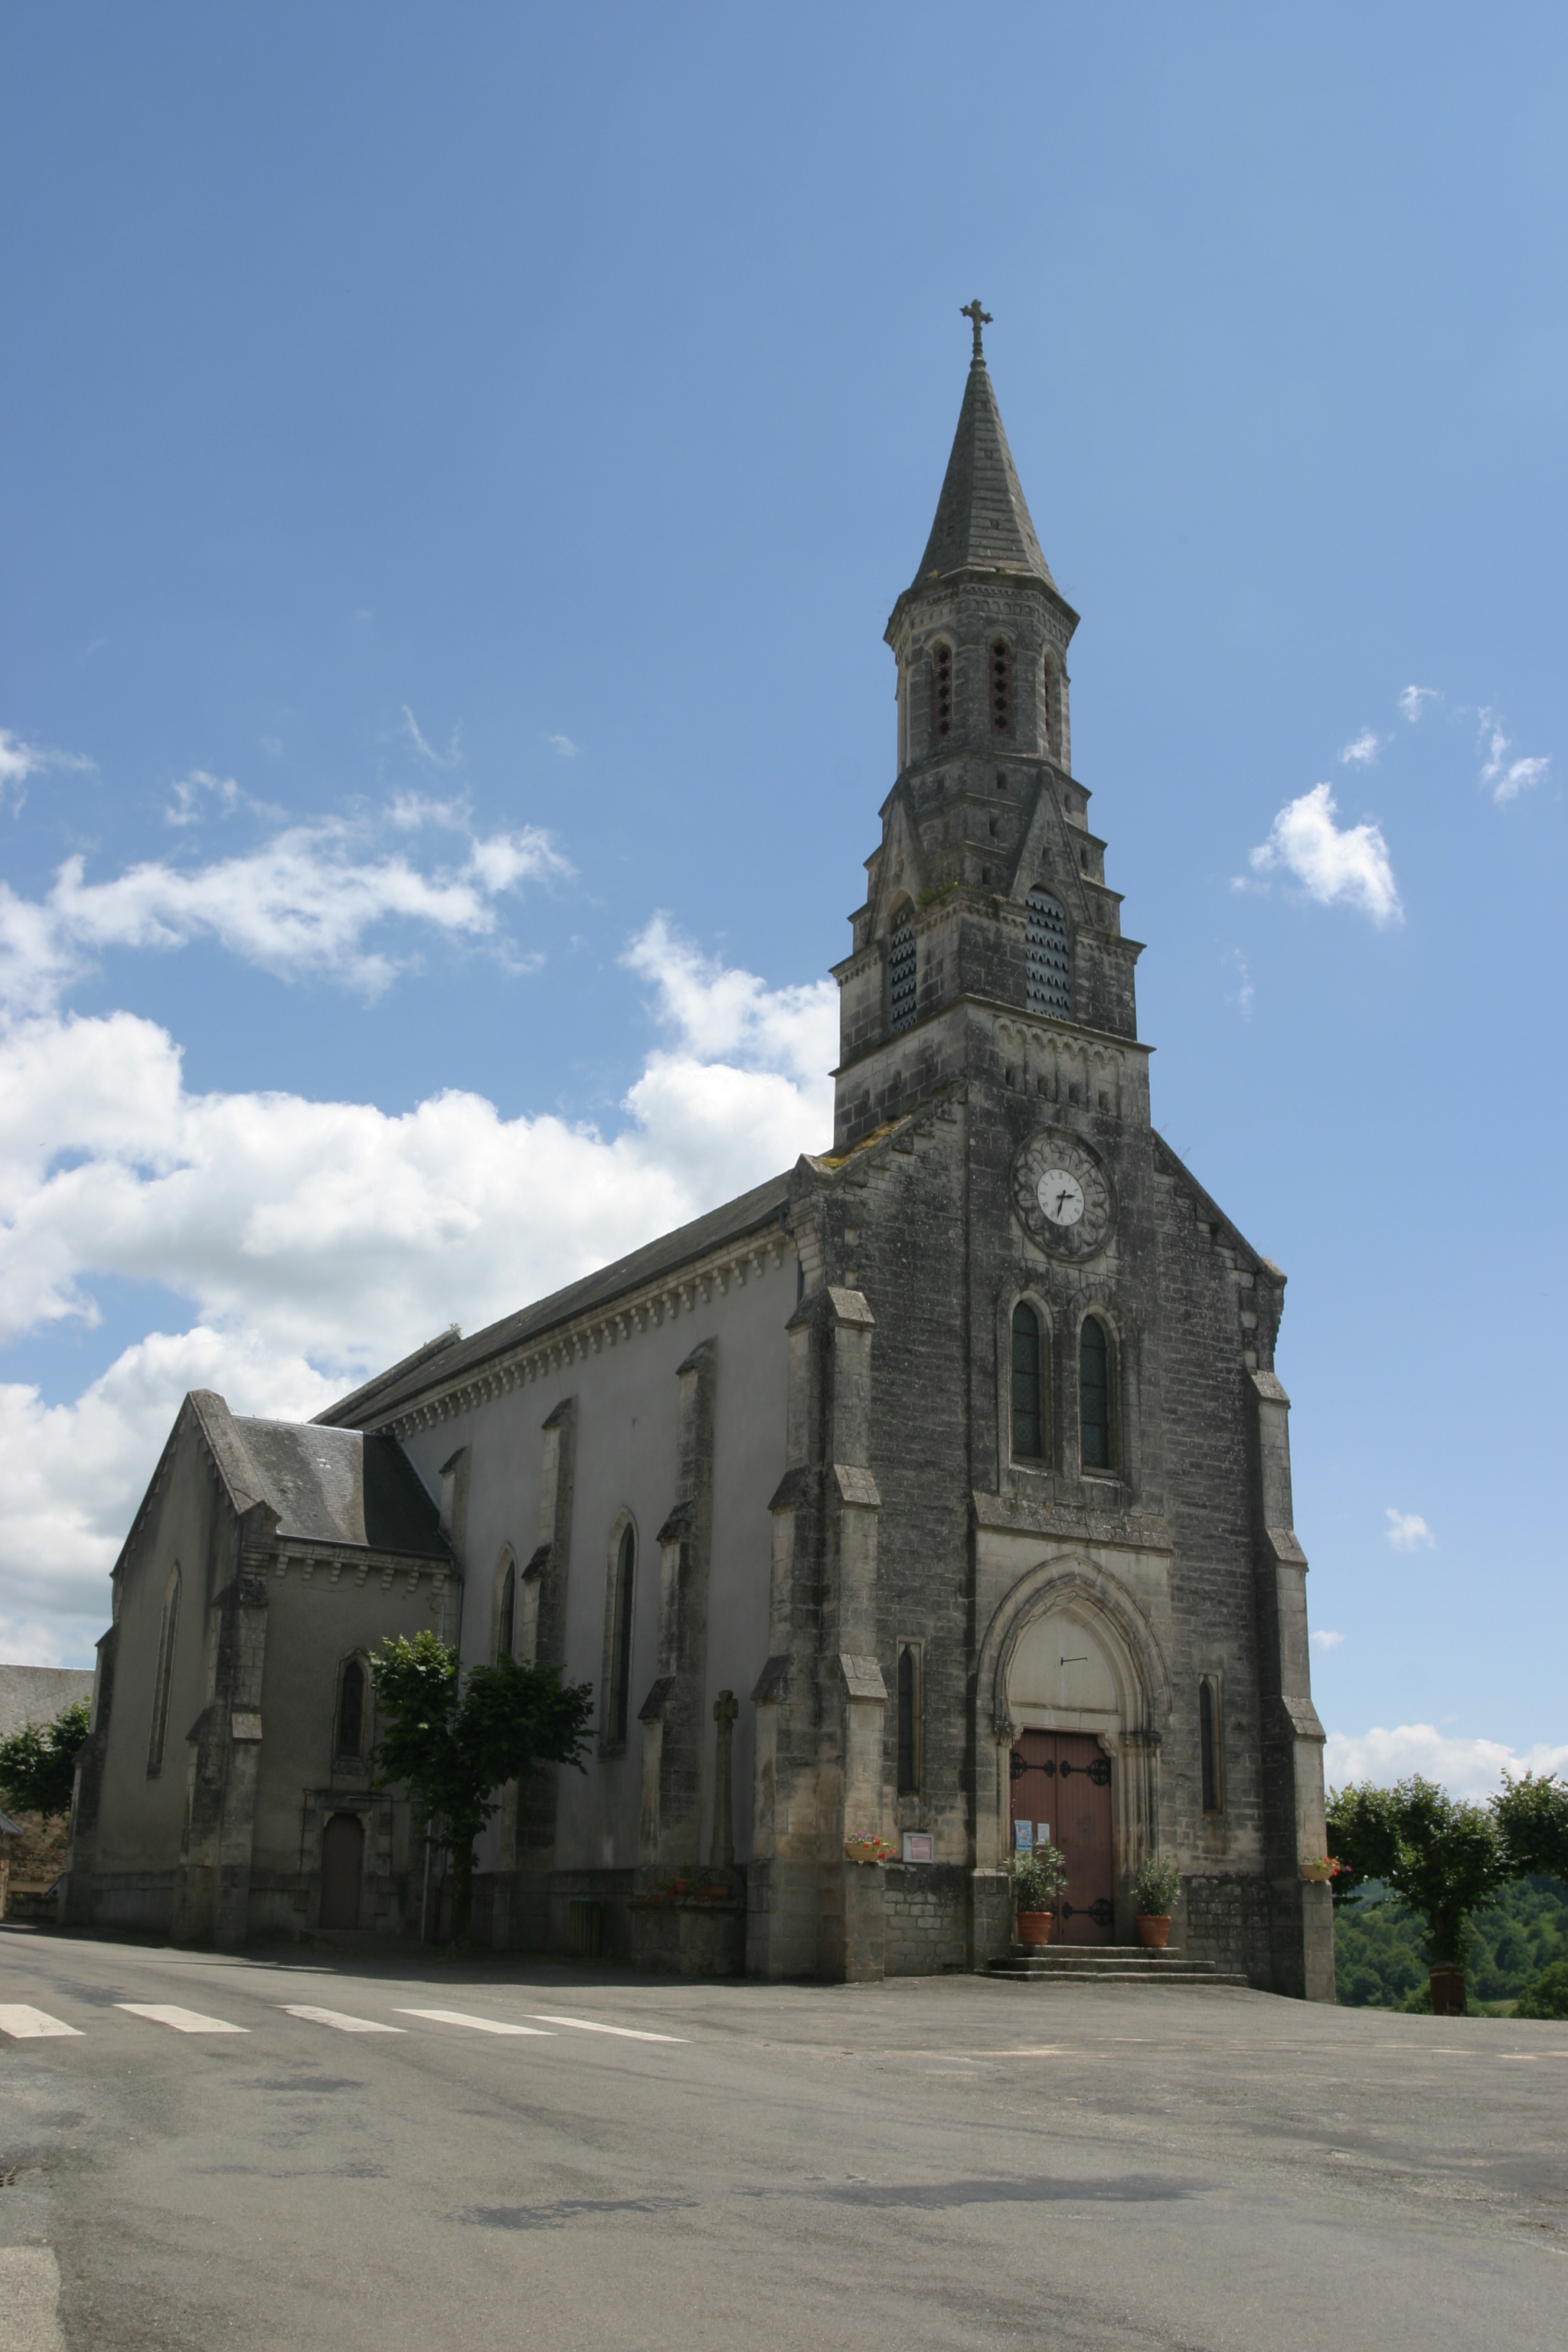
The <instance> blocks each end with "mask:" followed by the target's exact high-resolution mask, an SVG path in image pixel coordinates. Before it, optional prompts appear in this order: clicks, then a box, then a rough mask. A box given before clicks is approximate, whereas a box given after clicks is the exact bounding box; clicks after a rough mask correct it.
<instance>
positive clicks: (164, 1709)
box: [147, 1560, 180, 1774]
mask: <svg viewBox="0 0 1568 2352" xmlns="http://www.w3.org/2000/svg"><path fill="white" fill-rule="evenodd" d="M179 1625H180V1567H179V1562H178V1561H177V1560H176V1561H175V1563H174V1567H173V1568H172V1569H171V1570H170V1571H169V1581H168V1583H167V1585H166V1586H165V1587H164V1590H163V1618H162V1620H161V1622H160V1623H159V1627H158V1670H157V1674H156V1675H155V1676H154V1678H153V1727H152V1730H151V1732H150V1733H149V1735H148V1739H147V1769H148V1772H149V1773H150V1774H151V1773H155V1772H161V1771H162V1770H163V1740H164V1738H165V1736H166V1734H167V1732H168V1728H169V1690H170V1685H172V1683H173V1681H174V1643H175V1640H176V1639H177V1637H178V1633H179Z"/></svg>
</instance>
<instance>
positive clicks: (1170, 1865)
mask: <svg viewBox="0 0 1568 2352" xmlns="http://www.w3.org/2000/svg"><path fill="white" fill-rule="evenodd" d="M1181 1891H1182V1872H1181V1865H1180V1864H1178V1863H1176V1862H1173V1860H1172V1859H1171V1857H1170V1856H1169V1855H1168V1854H1163V1853H1146V1854H1145V1855H1144V1857H1143V1859H1142V1862H1141V1863H1140V1864H1139V1865H1138V1868H1137V1870H1136V1872H1135V1873H1134V1874H1133V1879H1132V1907H1133V1910H1134V1911H1135V1913H1136V1914H1137V1918H1138V1941H1139V1942H1140V1943H1141V1944H1142V1945H1143V1946H1144V1947H1145V1948H1146V1949H1147V1950H1149V1951H1151V1952H1163V1950H1164V1948H1165V1940H1166V1937H1168V1936H1169V1935H1170V1932H1171V1906H1172V1905H1173V1903H1174V1902H1175V1899H1176V1897H1177V1895H1179V1894H1180V1893H1181Z"/></svg>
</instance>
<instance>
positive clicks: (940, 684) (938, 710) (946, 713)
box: [931, 646, 952, 735]
mask: <svg viewBox="0 0 1568 2352" xmlns="http://www.w3.org/2000/svg"><path fill="white" fill-rule="evenodd" d="M931 726H932V728H933V729H934V730H935V732H936V733H937V734H938V735H951V734H952V646H932V647H931Z"/></svg>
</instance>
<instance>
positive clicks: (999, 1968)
mask: <svg viewBox="0 0 1568 2352" xmlns="http://www.w3.org/2000/svg"><path fill="white" fill-rule="evenodd" d="M985 1973H986V1975H987V1976H992V1977H1012V1978H1015V1979H1029V1980H1030V1981H1031V1982H1047V1983H1062V1984H1187V1985H1194V1984H1197V1985H1234V1986H1239V1987H1241V1988H1242V1989H1244V1990H1245V1988H1246V1985H1247V1979H1246V1978H1245V1977H1244V1976H1236V1975H1231V1974H1229V1973H1227V1972H1226V1970H1225V1969H1221V1968H1220V1967H1219V1966H1218V1965H1217V1963H1216V1962H1215V1961H1214V1960H1190V1959H1188V1958H1186V1957H1185V1955H1184V1953H1181V1952H1151V1951H1146V1950H1145V1949H1144V1948H1143V1947H1142V1945H1140V1944H1076V1945H1075V1944H1065V1945H1051V1944H1047V1945H1040V1944H1015V1945H1014V1946H1013V1948H1012V1949H1011V1950H1010V1951H1009V1952H1007V1953H1006V1954H1005V1955H1004V1956H1003V1957H1002V1958H997V1959H994V1960H988V1961H987V1962H986V1966H985Z"/></svg>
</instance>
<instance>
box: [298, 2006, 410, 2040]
mask: <svg viewBox="0 0 1568 2352" xmlns="http://www.w3.org/2000/svg"><path fill="white" fill-rule="evenodd" d="M281 2007H282V2009H283V2012H284V2014H285V2016H288V2017H302V2018H303V2019H304V2021H305V2022H306V2024H307V2025H335V2026H336V2027H337V2030H338V2032H340V2033H405V2032H407V2031H408V2029H407V2027H406V2026H404V2025H376V2024H374V2023H373V2021H371V2019H369V2018H368V2017H350V2016H348V2015H346V2014H345V2012H344V2011H342V2010H341V2009H311V2008H310V2005H309V2004H308V2003H307V2002H304V2001H300V2002H294V2001H291V2000H286V2001H284V2002H283V2003H282V2004H281Z"/></svg>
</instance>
